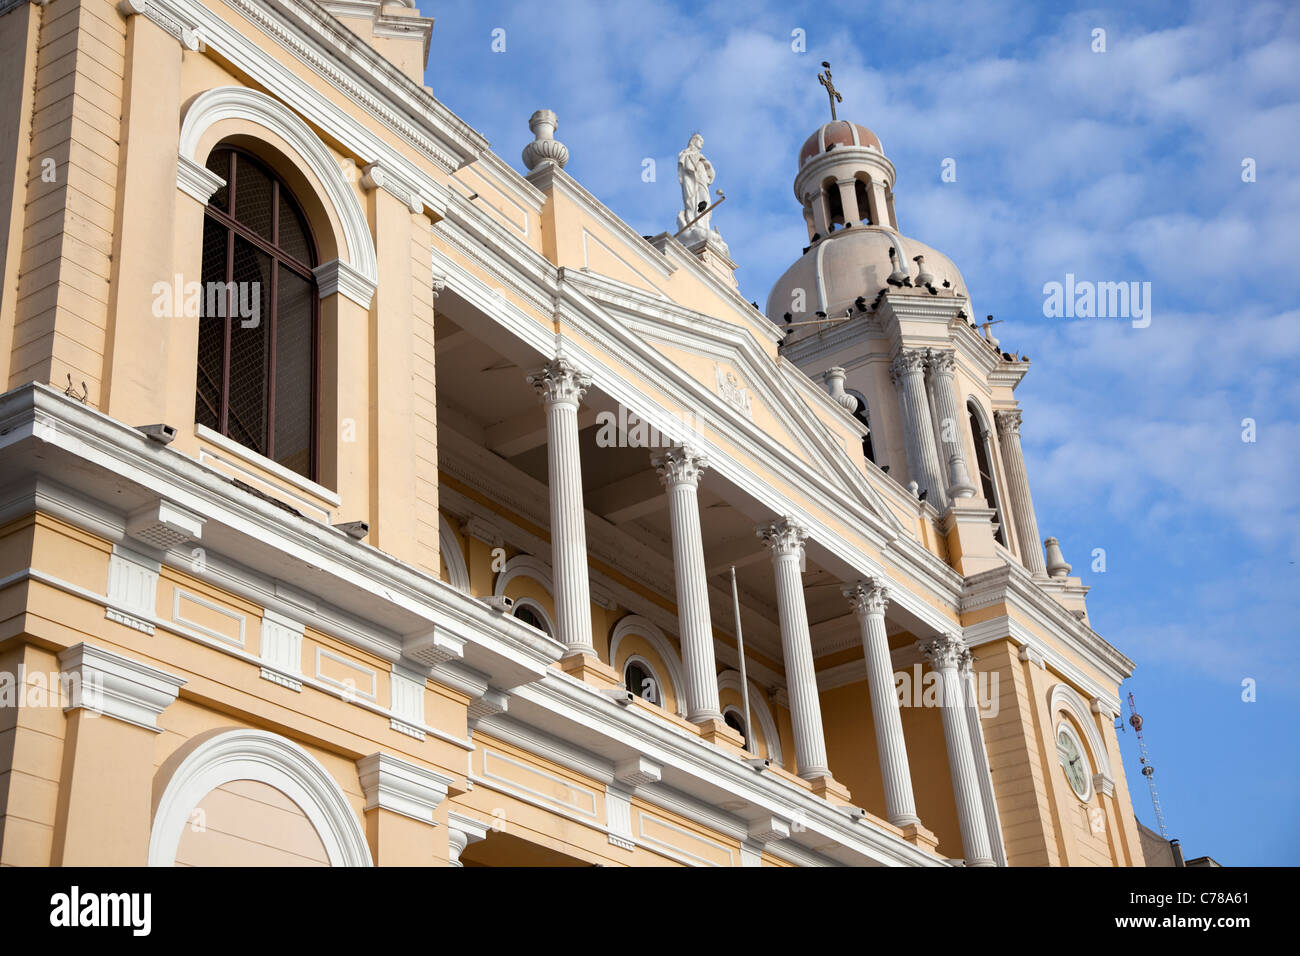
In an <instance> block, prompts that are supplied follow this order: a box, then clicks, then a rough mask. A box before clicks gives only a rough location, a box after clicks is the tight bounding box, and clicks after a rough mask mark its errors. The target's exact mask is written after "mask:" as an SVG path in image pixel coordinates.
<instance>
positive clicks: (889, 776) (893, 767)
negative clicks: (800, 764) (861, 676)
mask: <svg viewBox="0 0 1300 956" xmlns="http://www.w3.org/2000/svg"><path fill="white" fill-rule="evenodd" d="M844 596H845V597H846V598H848V599H849V604H850V606H851V607H852V608H853V613H854V614H855V615H857V618H858V627H859V629H860V630H861V632H862V648H863V651H864V652H865V654H866V664H867V687H868V689H869V690H870V692H871V717H872V721H873V723H874V724H875V728H876V753H877V755H878V756H879V758H880V778H881V780H882V781H883V782H884V785H885V814H886V816H887V817H888V819H889V822H890V823H892V824H894V825H895V826H899V827H905V826H908V825H910V824H914V823H915V824H919V823H920V822H921V818H920V817H918V816H917V815H916V801H915V799H914V798H913V796H912V771H911V768H910V767H909V765H908V761H907V744H906V742H905V741H904V738H903V721H902V717H901V715H900V714H899V711H898V693H897V692H896V691H895V689H894V668H893V665H892V663H891V661H890V657H889V639H888V636H887V635H886V633H885V609H886V608H887V607H888V606H889V595H888V592H886V591H885V589H884V588H883V587H881V586H880V585H879V584H877V583H875V582H872V581H867V582H860V583H858V584H855V585H853V586H852V587H848V588H845V589H844Z"/></svg>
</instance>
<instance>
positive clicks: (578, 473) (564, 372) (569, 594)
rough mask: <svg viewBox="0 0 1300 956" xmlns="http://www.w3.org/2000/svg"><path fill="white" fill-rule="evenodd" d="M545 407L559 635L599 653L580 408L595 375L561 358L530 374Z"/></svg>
mask: <svg viewBox="0 0 1300 956" xmlns="http://www.w3.org/2000/svg"><path fill="white" fill-rule="evenodd" d="M528 382H529V384H530V385H532V386H533V387H534V388H536V389H537V393H538V395H540V396H541V399H542V403H543V404H544V405H545V406H546V439H547V462H548V466H549V477H550V493H551V567H552V568H553V570H554V574H555V582H554V583H555V617H556V622H555V626H556V629H557V630H558V631H559V633H558V634H557V635H556V637H557V638H558V639H559V640H560V641H561V642H562V643H564V644H566V645H568V648H569V650H570V651H571V652H578V653H583V654H592V655H594V654H595V653H596V649H595V647H594V645H593V644H592V640H591V584H590V582H589V580H588V577H587V524H586V517H585V514H584V512H583V506H582V460H581V457H580V456H579V452H578V405H579V403H580V402H581V401H582V397H583V396H584V395H585V394H586V393H587V386H589V385H590V384H591V376H590V375H588V374H587V373H586V372H582V371H579V370H578V369H576V368H575V367H574V366H573V365H572V364H571V363H570V362H569V360H568V359H567V358H565V357H564V356H558V357H556V358H554V359H552V360H551V361H550V362H547V363H546V364H545V365H544V366H542V367H541V368H539V369H534V370H533V371H531V372H529V373H528Z"/></svg>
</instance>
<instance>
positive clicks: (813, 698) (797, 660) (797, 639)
mask: <svg viewBox="0 0 1300 956" xmlns="http://www.w3.org/2000/svg"><path fill="white" fill-rule="evenodd" d="M757 530H758V536H759V537H760V538H761V539H762V540H763V543H764V544H766V545H767V546H768V547H769V548H771V549H772V567H773V569H774V571H775V574H776V603H777V609H778V613H779V616H780V619H781V650H782V653H783V654H784V656H785V682H786V687H787V690H788V692H789V695H790V721H791V723H792V724H793V725H794V752H795V759H796V762H797V765H798V769H799V776H801V777H803V778H804V779H805V780H811V779H813V778H816V777H829V776H830V766H829V762H828V761H827V759H826V737H825V734H824V733H823V732H822V708H821V700H820V698H819V697H818V696H817V671H816V669H815V667H814V665H813V656H812V636H811V635H810V634H809V633H808V608H807V606H806V605H805V604H804V598H803V558H804V541H805V540H806V539H807V537H808V532H807V531H806V530H804V528H803V527H801V526H800V525H799V524H798V523H797V522H796V521H795V520H794V519H793V518H781V519H780V520H778V521H774V522H772V523H771V524H767V525H761V526H759V528H758V529H757Z"/></svg>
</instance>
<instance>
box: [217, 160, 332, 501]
mask: <svg viewBox="0 0 1300 956" xmlns="http://www.w3.org/2000/svg"><path fill="white" fill-rule="evenodd" d="M207 167H208V169H210V170H211V171H212V172H214V173H216V174H217V175H218V176H220V177H222V178H223V179H224V180H226V185H224V186H222V187H221V188H220V189H218V190H217V191H216V192H215V193H213V195H212V198H211V200H209V202H208V207H207V212H206V215H205V216H204V220H203V277H202V278H203V297H202V305H201V313H200V314H201V316H202V318H200V319H199V354H198V387H197V393H196V395H195V402H194V417H195V420H196V421H198V422H199V424H201V425H206V426H207V427H208V428H211V429H213V430H214V431H217V432H219V433H221V434H222V435H225V436H227V437H228V438H230V439H232V440H234V441H236V442H238V443H239V444H241V445H243V446H245V447H247V448H250V449H252V450H253V451H255V452H257V453H258V454H260V455H265V456H266V457H267V458H270V459H271V460H272V461H275V462H277V463H278V464H280V465H283V466H284V467H285V468H288V469H290V470H292V471H295V472H297V473H298V474H300V475H303V476H305V477H307V478H311V479H315V478H316V475H317V454H316V396H317V388H316V383H317V377H318V372H317V362H318V350H319V349H318V338H319V336H318V326H319V313H318V295H317V290H316V279H315V276H313V275H312V271H311V270H312V267H313V266H315V265H316V245H315V242H314V241H313V239H312V235H311V231H310V230H309V229H308V226H307V219H306V217H305V216H304V215H303V212H302V208H301V207H300V206H299V204H298V203H297V201H296V200H295V199H294V197H293V195H292V193H290V191H289V188H288V187H287V186H286V185H285V184H284V183H283V182H281V181H280V179H279V178H278V177H277V176H276V175H275V174H274V173H273V172H272V171H271V170H270V169H269V168H268V167H267V166H266V165H265V164H263V163H262V162H261V161H259V160H257V159H255V158H254V157H252V156H251V155H249V154H248V153H246V152H244V151H242V150H239V149H234V148H229V147H222V148H219V149H216V150H213V152H212V154H211V155H210V156H209V157H208V161H207Z"/></svg>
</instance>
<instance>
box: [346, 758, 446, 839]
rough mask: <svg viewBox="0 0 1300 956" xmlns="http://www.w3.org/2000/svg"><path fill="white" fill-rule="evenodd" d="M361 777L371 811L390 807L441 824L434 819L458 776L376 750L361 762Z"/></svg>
mask: <svg viewBox="0 0 1300 956" xmlns="http://www.w3.org/2000/svg"><path fill="white" fill-rule="evenodd" d="M357 777H358V779H359V781H360V783H361V792H362V793H364V794H365V797H366V809H367V810H388V811H391V812H392V813H400V814H401V815H402V816H404V817H410V818H411V819H412V820H419V821H420V822H421V823H427V824H429V825H431V826H437V825H438V824H437V822H436V821H435V820H434V819H433V814H434V811H436V810H437V809H438V804H440V803H442V801H443V800H444V799H446V797H447V788H448V787H450V786H451V785H452V784H453V783H455V782H456V781H455V779H454V778H452V777H448V776H446V775H444V774H441V773H438V772H436V771H434V770H429V769H428V768H426V767H421V766H418V765H417V764H413V763H410V762H409V761H406V760H402V759H401V758H400V757H394V756H393V755H392V754H386V753H373V754H371V755H370V756H368V757H362V758H361V759H360V760H358V761H357Z"/></svg>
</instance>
